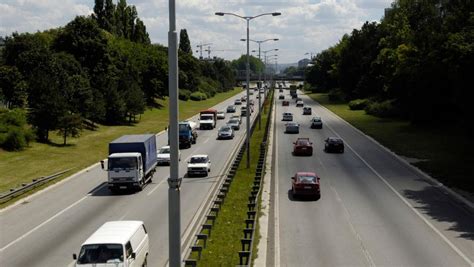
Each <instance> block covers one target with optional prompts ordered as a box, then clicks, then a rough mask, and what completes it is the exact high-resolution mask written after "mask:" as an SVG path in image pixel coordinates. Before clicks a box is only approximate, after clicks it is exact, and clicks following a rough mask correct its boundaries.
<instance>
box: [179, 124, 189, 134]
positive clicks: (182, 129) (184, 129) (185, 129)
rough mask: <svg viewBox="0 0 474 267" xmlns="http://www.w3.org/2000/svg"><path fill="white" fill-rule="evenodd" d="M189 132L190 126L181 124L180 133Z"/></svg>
mask: <svg viewBox="0 0 474 267" xmlns="http://www.w3.org/2000/svg"><path fill="white" fill-rule="evenodd" d="M188 130H189V125H188V124H180V125H179V131H180V132H186V131H188Z"/></svg>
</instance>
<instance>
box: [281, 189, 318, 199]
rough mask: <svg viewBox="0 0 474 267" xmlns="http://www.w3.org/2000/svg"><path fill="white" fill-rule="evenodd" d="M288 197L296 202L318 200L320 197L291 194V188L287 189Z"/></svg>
mask: <svg viewBox="0 0 474 267" xmlns="http://www.w3.org/2000/svg"><path fill="white" fill-rule="evenodd" d="M288 199H289V200H290V201H296V202H313V201H318V200H319V199H321V197H314V196H296V197H295V196H293V192H292V190H291V189H288Z"/></svg>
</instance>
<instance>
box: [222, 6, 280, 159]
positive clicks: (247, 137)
mask: <svg viewBox="0 0 474 267" xmlns="http://www.w3.org/2000/svg"><path fill="white" fill-rule="evenodd" d="M215 14H216V15H217V16H224V15H231V16H234V17H238V18H241V19H244V20H246V21H247V66H246V69H247V75H246V76H247V79H246V80H247V81H246V83H247V85H246V86H245V87H246V89H247V101H246V103H247V133H246V140H245V142H246V143H247V168H250V112H249V111H250V106H249V102H250V54H249V52H250V51H249V43H250V42H249V39H250V30H249V24H250V20H252V19H255V18H258V17H261V16H267V15H272V16H280V15H281V13H280V12H273V13H263V14H259V15H257V16H240V15H237V14H234V13H226V12H216V13H215ZM259 94H260V92H259Z"/></svg>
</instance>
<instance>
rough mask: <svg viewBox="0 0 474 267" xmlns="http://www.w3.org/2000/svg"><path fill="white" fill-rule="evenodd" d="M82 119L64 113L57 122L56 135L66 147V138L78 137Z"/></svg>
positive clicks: (75, 115)
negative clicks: (61, 138) (60, 137)
mask: <svg viewBox="0 0 474 267" xmlns="http://www.w3.org/2000/svg"><path fill="white" fill-rule="evenodd" d="M82 125H83V122H82V118H81V116H80V115H79V114H74V113H66V114H64V115H63V116H61V117H60V118H59V120H58V135H59V136H62V137H63V145H66V140H67V138H68V137H79V136H80V135H81V131H82V128H83V126H82Z"/></svg>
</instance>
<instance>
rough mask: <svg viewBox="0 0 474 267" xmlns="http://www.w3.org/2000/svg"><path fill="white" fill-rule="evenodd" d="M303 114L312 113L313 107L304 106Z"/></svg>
mask: <svg viewBox="0 0 474 267" xmlns="http://www.w3.org/2000/svg"><path fill="white" fill-rule="evenodd" d="M303 115H311V107H303Z"/></svg>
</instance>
